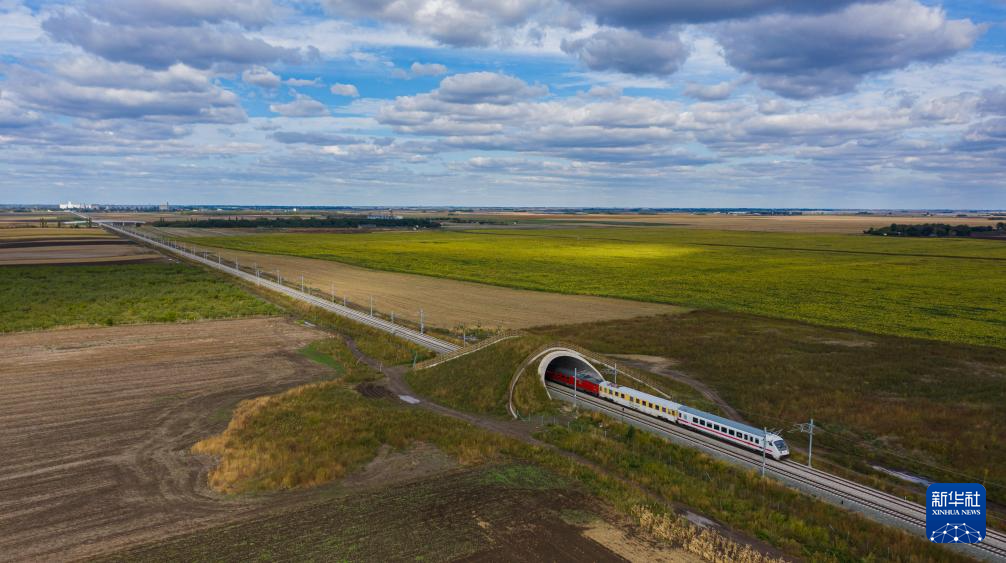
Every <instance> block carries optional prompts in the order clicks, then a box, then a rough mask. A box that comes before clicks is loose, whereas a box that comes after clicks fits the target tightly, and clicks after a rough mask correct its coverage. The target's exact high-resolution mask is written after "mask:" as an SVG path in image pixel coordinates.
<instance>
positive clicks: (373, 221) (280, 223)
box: [154, 215, 440, 229]
mask: <svg viewBox="0 0 1006 563" xmlns="http://www.w3.org/2000/svg"><path fill="white" fill-rule="evenodd" d="M154 225H155V226H157V227H190V228H201V229H228V228H246V229H302V228H359V227H368V226H374V227H410V228H419V229H437V228H440V223H437V222H436V221H431V220H429V219H418V218H412V217H403V218H392V217H388V218H383V217H380V218H370V217H367V216H366V215H329V216H327V217H308V218H304V217H276V218H268V217H257V218H255V219H244V218H234V219H202V220H188V221H165V220H164V219H161V220H159V221H157V222H156V223H154Z"/></svg>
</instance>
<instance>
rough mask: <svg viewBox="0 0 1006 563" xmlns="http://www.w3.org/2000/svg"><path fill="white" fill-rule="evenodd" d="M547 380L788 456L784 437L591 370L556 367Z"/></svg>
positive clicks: (748, 446)
mask: <svg viewBox="0 0 1006 563" xmlns="http://www.w3.org/2000/svg"><path fill="white" fill-rule="evenodd" d="M545 379H547V380H549V381H552V382H554V383H558V384H559V385H564V386H566V387H570V388H573V389H575V390H576V391H577V392H578V393H585V394H587V395H591V396H593V397H597V398H599V399H601V400H604V401H608V402H611V403H615V404H616V405H620V406H623V407H626V408H629V409H632V410H634V411H636V412H639V413H642V414H645V415H647V416H650V417H653V418H656V419H659V420H663V421H665V422H670V423H672V424H676V425H677V426H680V427H682V428H687V429H688V430H692V431H694V432H698V433H700V434H705V435H707V436H712V437H713V438H716V439H717V440H720V441H723V442H726V443H729V444H731V445H734V446H737V447H740V448H744V449H746V450H751V451H754V452H757V453H759V454H760V453H762V452H764V453H765V455H768V456H769V457H771V458H772V459H775V460H776V461H779V460H782V459H783V458H785V457H787V456H789V453H790V452H789V446H788V445H787V444H786V441H785V440H783V439H782V436H779V435H778V434H774V433H772V432H767V433H766V432H765V431H764V430H762V429H760V428H755V427H753V426H749V425H747V424H744V423H742V422H737V421H736V420H730V419H728V418H723V417H722V416H717V415H715V414H712V413H708V412H705V411H702V410H699V409H696V408H692V407H689V406H687V405H683V404H681V403H678V402H675V401H671V400H669V399H664V398H662V397H657V396H654V395H650V394H649V393H644V392H642V391H640V390H638V389H633V388H632V387H626V386H625V385H616V384H614V383H612V382H610V381H604V380H602V379H599V378H597V377H595V376H594V375H592V374H591V373H589V372H583V373H581V372H578V371H576V370H575V369H569V368H565V367H555V368H552V369H548V370H546V371H545Z"/></svg>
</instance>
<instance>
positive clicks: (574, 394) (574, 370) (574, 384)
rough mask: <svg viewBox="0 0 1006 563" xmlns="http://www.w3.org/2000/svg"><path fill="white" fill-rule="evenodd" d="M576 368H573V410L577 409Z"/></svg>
mask: <svg viewBox="0 0 1006 563" xmlns="http://www.w3.org/2000/svg"><path fill="white" fill-rule="evenodd" d="M576 374H577V371H576V368H575V367H574V368H573V408H574V409H575V408H576Z"/></svg>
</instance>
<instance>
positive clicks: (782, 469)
mask: <svg viewBox="0 0 1006 563" xmlns="http://www.w3.org/2000/svg"><path fill="white" fill-rule="evenodd" d="M546 386H547V387H548V391H549V393H550V394H552V395H553V396H558V397H559V398H561V399H563V400H565V401H572V400H573V392H572V389H568V388H566V387H563V386H560V385H556V384H554V383H547V384H546ZM576 404H577V405H579V406H581V407H584V408H587V409H590V410H593V411H598V412H602V413H605V414H607V415H609V416H611V417H613V418H615V419H618V420H622V421H623V422H625V423H627V424H631V425H632V426H635V427H637V428H640V429H642V430H646V431H647V432H650V433H653V434H657V435H659V436H663V437H664V438H668V439H670V440H671V441H673V442H675V443H678V444H683V445H686V446H689V447H693V448H698V449H700V450H703V451H705V452H707V453H710V454H712V455H713V456H714V457H718V458H720V459H723V460H725V461H728V462H731V463H734V464H736V465H740V466H742V467H746V468H751V469H756V470H758V469H760V468H761V463H762V458H761V456H760V455H759V454H757V453H755V452H750V451H747V450H742V449H739V448H736V447H734V446H729V445H727V444H725V443H723V442H720V441H718V440H715V439H713V438H710V437H708V436H705V435H702V434H699V433H697V432H692V431H689V430H686V429H684V428H681V427H679V426H677V425H675V424H671V423H669V422H665V421H662V420H657V419H655V418H653V417H649V416H646V415H644V414H641V413H638V412H636V411H633V410H632V409H626V408H623V407H621V406H620V405H616V404H614V403H609V402H608V401H604V400H602V399H598V398H596V397H593V396H591V395H587V394H586V393H577V394H576ZM765 472H766V474H767V475H772V476H774V477H776V478H777V479H779V480H780V481H783V482H784V483H786V484H789V485H791V486H795V487H796V488H798V489H802V490H803V491H805V492H809V493H812V494H815V495H818V496H821V497H822V498H824V499H826V500H828V501H830V502H832V503H835V504H840V505H842V506H847V507H848V508H850V509H852V510H858V511H861V512H864V513H867V514H868V515H870V516H871V517H873V518H874V519H875V520H878V521H880V522H884V523H887V524H893V525H896V526H899V527H901V528H906V529H908V530H910V531H912V532H915V533H918V532H919V531H920V530H921V532H922V534H923V535H924V534H925V530H926V508H925V507H924V506H921V505H919V504H916V503H914V502H911V501H908V500H905V499H903V498H899V497H896V496H894V495H891V494H888V493H885V492H883V491H879V490H877V489H874V488H872V487H868V486H866V485H861V484H859V483H856V482H854V481H850V480H848V479H843V478H841V477H837V476H835V475H832V474H830V473H826V472H824V471H820V470H818V469H812V468H810V467H807V466H805V465H801V464H799V463H796V462H794V461H791V460H782V461H775V460H774V459H772V458H771V457H769V458H767V459H766V460H765ZM961 549H964V550H965V553H967V554H968V555H970V556H972V557H978V558H981V559H986V560H989V561H1006V534H1003V533H1002V532H996V531H993V530H991V529H990V530H988V536H987V537H986V539H985V540H984V541H983V542H982V543H978V544H965V545H962V547H961Z"/></svg>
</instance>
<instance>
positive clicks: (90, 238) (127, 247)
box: [0, 228, 164, 266]
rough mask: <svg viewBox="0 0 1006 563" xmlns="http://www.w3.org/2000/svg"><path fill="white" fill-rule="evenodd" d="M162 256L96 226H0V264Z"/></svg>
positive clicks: (143, 259)
mask: <svg viewBox="0 0 1006 563" xmlns="http://www.w3.org/2000/svg"><path fill="white" fill-rule="evenodd" d="M163 259H164V257H163V256H162V255H161V254H159V253H157V252H154V251H153V250H151V249H150V248H147V247H145V246H140V245H138V244H134V243H132V242H129V241H127V240H125V239H121V238H118V237H116V236H114V235H111V234H109V233H107V232H105V231H104V230H102V229H97V228H91V229H88V228H80V229H66V228H64V229H50V228H45V229H43V228H8V229H2V230H0V266H13V265H30V264H134V263H139V262H156V261H161V260H163Z"/></svg>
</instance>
